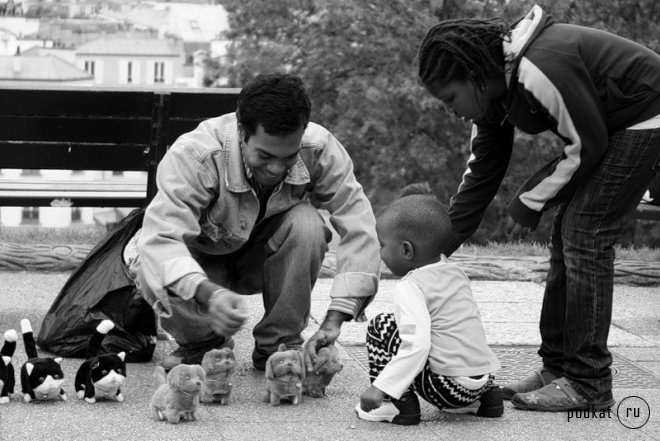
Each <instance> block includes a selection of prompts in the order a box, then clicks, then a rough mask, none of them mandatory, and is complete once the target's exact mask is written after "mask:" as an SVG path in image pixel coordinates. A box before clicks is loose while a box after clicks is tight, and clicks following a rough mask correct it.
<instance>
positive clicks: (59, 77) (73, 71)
mask: <svg viewBox="0 0 660 441" xmlns="http://www.w3.org/2000/svg"><path fill="white" fill-rule="evenodd" d="M92 78H93V76H92V75H90V74H88V73H87V72H85V71H84V70H81V69H78V68H77V67H76V66H75V65H73V64H71V63H69V62H67V61H64V60H62V59H61V58H58V57H56V56H53V55H46V56H19V57H16V56H10V55H0V79H1V80H20V81H27V80H38V81H78V80H87V79H92Z"/></svg>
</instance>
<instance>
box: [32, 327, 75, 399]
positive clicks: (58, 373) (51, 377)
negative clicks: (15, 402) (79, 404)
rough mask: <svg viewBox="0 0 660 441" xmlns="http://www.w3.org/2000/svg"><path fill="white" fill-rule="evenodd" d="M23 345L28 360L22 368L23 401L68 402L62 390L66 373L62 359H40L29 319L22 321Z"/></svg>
mask: <svg viewBox="0 0 660 441" xmlns="http://www.w3.org/2000/svg"><path fill="white" fill-rule="evenodd" d="M21 331H22V332H23V343H24V344H25V353H26V354H27V357H28V360H27V361H26V362H25V364H24V365H23V366H22V367H21V388H22V390H23V399H24V400H25V401H26V402H28V403H29V402H30V401H32V400H52V399H55V398H61V399H62V400H66V398H67V397H66V393H64V389H62V383H63V382H64V372H62V367H61V366H60V363H62V358H61V357H57V358H51V357H39V354H38V352H37V345H36V343H35V342H34V335H33V333H32V325H31V324H30V321H29V320H28V319H23V320H21Z"/></svg>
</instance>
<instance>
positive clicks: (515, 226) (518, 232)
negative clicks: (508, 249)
mask: <svg viewBox="0 0 660 441" xmlns="http://www.w3.org/2000/svg"><path fill="white" fill-rule="evenodd" d="M530 231H532V229H531V228H529V227H525V226H522V225H520V224H519V223H518V222H516V221H515V220H514V219H513V218H512V217H509V219H508V220H507V221H506V226H505V227H504V232H505V233H506V235H507V236H509V237H511V238H512V239H524V238H525V237H526V236H527V235H528V234H529V232H530Z"/></svg>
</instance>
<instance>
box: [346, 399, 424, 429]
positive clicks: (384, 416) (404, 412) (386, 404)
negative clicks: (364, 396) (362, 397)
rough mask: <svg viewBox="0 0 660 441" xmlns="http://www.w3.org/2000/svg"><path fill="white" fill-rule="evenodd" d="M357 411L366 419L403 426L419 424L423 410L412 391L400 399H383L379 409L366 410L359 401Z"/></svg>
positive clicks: (360, 416)
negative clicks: (421, 410)
mask: <svg viewBox="0 0 660 441" xmlns="http://www.w3.org/2000/svg"><path fill="white" fill-rule="evenodd" d="M355 411H356V412H357V415H358V417H359V418H360V419H363V420H366V421H377V422H379V421H380V422H388V423H392V424H399V425H402V426H412V425H415V424H419V421H420V418H421V412H420V409H419V398H417V395H416V394H414V393H412V392H406V393H405V394H403V395H402V396H401V398H400V399H398V400H395V399H393V398H392V399H390V400H385V401H383V404H381V406H380V407H379V408H378V409H372V410H370V411H369V412H365V411H364V410H362V407H360V404H359V403H358V405H357V406H355Z"/></svg>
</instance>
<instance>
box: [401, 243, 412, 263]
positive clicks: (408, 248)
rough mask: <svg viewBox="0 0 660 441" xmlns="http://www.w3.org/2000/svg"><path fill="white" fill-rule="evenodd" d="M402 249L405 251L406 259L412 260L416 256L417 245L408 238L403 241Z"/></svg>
mask: <svg viewBox="0 0 660 441" xmlns="http://www.w3.org/2000/svg"><path fill="white" fill-rule="evenodd" d="M401 250H402V251H403V257H404V258H405V259H406V260H412V259H413V258H414V257H415V246H414V245H413V243H412V242H410V241H408V240H404V241H403V242H401Z"/></svg>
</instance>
